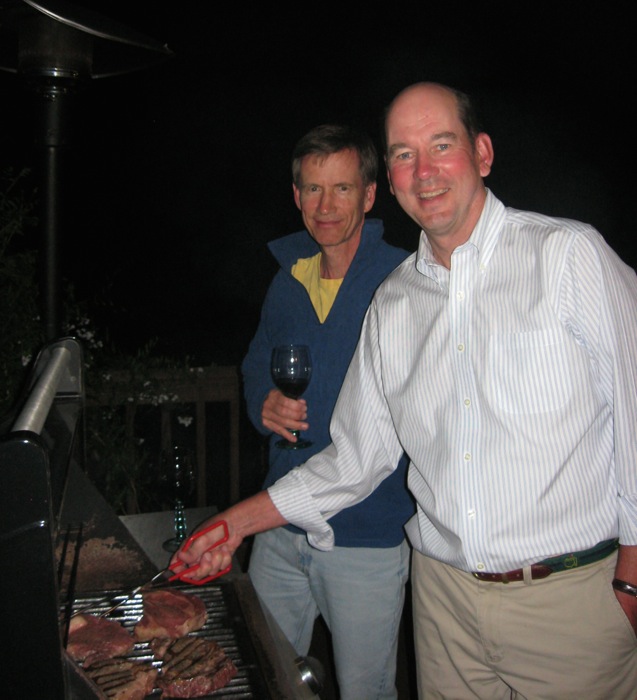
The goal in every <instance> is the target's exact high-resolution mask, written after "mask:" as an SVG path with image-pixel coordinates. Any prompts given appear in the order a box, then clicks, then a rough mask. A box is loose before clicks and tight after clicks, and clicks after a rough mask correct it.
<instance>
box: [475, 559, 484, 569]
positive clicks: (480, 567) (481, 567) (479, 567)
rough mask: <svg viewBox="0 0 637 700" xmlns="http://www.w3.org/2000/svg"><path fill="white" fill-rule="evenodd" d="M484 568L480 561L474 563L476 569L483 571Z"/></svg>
mask: <svg viewBox="0 0 637 700" xmlns="http://www.w3.org/2000/svg"><path fill="white" fill-rule="evenodd" d="M485 568H486V567H485V565H484V564H483V563H482V562H481V561H479V562H478V563H477V564H476V571H484V570H485Z"/></svg>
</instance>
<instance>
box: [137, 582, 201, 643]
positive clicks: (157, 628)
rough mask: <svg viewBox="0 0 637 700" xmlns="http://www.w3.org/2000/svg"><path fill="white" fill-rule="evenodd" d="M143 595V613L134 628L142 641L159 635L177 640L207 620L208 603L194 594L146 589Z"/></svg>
mask: <svg viewBox="0 0 637 700" xmlns="http://www.w3.org/2000/svg"><path fill="white" fill-rule="evenodd" d="M142 595H143V597H142V600H143V615H142V618H141V620H140V621H139V622H138V623H137V624H136V625H135V628H134V635H135V638H136V639H137V640H139V641H142V642H144V641H149V640H151V639H155V638H156V637H169V638H170V639H176V638H178V637H183V636H184V635H186V634H188V632H194V631H195V630H198V629H200V628H201V627H203V625H204V624H205V622H206V619H207V612H206V605H205V603H204V602H203V600H201V598H199V597H197V596H196V595H193V594H192V593H189V594H186V593H182V592H181V591H179V590H177V589H171V588H162V589H157V590H150V591H145V592H144V593H143V594H142Z"/></svg>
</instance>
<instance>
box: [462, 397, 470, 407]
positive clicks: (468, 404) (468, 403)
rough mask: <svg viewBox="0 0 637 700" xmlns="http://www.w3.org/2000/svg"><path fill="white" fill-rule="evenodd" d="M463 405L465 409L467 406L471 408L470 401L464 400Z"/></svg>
mask: <svg viewBox="0 0 637 700" xmlns="http://www.w3.org/2000/svg"><path fill="white" fill-rule="evenodd" d="M464 405H465V406H466V407H467V408H469V406H471V399H465V400H464Z"/></svg>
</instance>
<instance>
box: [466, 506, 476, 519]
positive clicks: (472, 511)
mask: <svg viewBox="0 0 637 700" xmlns="http://www.w3.org/2000/svg"><path fill="white" fill-rule="evenodd" d="M467 516H468V517H469V518H475V517H476V509H475V508H469V510H468V511H467Z"/></svg>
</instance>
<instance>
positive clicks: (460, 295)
mask: <svg viewBox="0 0 637 700" xmlns="http://www.w3.org/2000/svg"><path fill="white" fill-rule="evenodd" d="M456 299H457V300H458V301H462V300H463V299H464V292H457V293H456Z"/></svg>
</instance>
